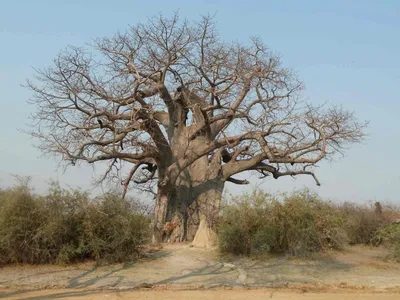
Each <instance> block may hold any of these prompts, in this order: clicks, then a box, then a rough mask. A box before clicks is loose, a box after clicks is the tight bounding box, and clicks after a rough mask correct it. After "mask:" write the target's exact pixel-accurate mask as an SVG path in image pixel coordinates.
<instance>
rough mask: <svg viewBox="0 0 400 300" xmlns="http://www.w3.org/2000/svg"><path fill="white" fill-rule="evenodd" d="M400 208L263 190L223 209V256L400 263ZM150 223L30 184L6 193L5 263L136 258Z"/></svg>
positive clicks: (77, 194) (71, 193) (103, 200)
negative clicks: (334, 255) (353, 250)
mask: <svg viewBox="0 0 400 300" xmlns="http://www.w3.org/2000/svg"><path fill="white" fill-rule="evenodd" d="M394 216H400V214H399V209H398V208H396V207H393V206H391V207H389V206H386V205H385V206H384V207H383V208H382V206H381V205H380V203H375V205H369V204H368V205H358V204H354V203H343V204H334V203H332V202H330V201H324V200H322V199H321V198H320V197H319V196H318V195H317V194H315V193H311V192H309V191H308V190H303V191H297V192H294V193H291V194H281V195H278V196H273V195H270V194H267V193H264V192H262V191H260V190H256V191H254V192H252V193H250V194H245V195H242V196H238V197H234V198H231V199H229V200H226V201H225V202H224V203H223V206H222V209H221V214H220V217H219V220H218V226H217V233H218V236H219V243H220V249H221V251H223V252H225V253H231V254H235V255H252V256H254V255H255V256H257V255H265V254H267V255H268V254H271V253H284V254H288V255H292V256H296V257H309V256H311V255H313V254H315V253H317V252H320V251H325V250H329V249H336V250H341V249H344V248H345V247H347V246H348V245H351V244H366V245H372V246H377V245H380V244H382V245H384V246H385V247H387V248H388V249H390V253H391V255H390V258H391V259H395V260H397V261H400V225H399V224H395V223H393V222H391V220H392V219H393V217H394ZM150 223H151V219H150V216H149V215H148V213H145V212H144V211H143V209H142V207H141V206H140V205H139V203H138V202H136V201H134V200H133V199H130V198H127V199H121V197H120V193H119V192H109V193H105V194H102V195H100V196H98V197H95V198H91V197H89V195H88V193H87V192H85V191H82V190H79V189H76V190H66V189H62V188H60V186H59V185H58V184H57V183H52V184H51V185H50V188H49V190H48V192H47V193H46V195H36V194H35V193H33V191H32V190H31V189H30V188H29V186H28V184H27V182H25V183H21V184H19V185H17V186H15V187H12V188H8V189H3V190H1V189H0V264H8V263H29V264H37V263H60V264H67V263H73V262H77V261H83V260H95V261H97V262H122V261H130V260H134V259H136V258H137V257H138V256H139V255H140V249H141V245H143V244H145V243H148V242H149V239H150Z"/></svg>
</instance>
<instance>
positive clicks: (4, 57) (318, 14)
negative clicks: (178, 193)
mask: <svg viewBox="0 0 400 300" xmlns="http://www.w3.org/2000/svg"><path fill="white" fill-rule="evenodd" d="M175 11H179V14H180V16H181V17H182V18H187V19H188V20H198V19H199V18H200V16H201V15H202V14H215V21H216V23H217V28H218V30H219V32H220V35H221V36H222V37H223V38H224V39H225V40H227V41H229V40H239V41H241V42H246V41H247V40H248V38H249V37H250V36H259V37H261V38H262V40H263V41H264V42H265V43H266V44H267V45H268V47H269V48H270V49H271V50H273V51H275V52H278V53H280V54H281V56H282V61H283V63H284V65H285V66H287V67H290V68H292V69H294V70H295V71H296V72H297V74H298V75H299V77H300V79H301V80H302V81H303V82H304V83H305V85H306V89H305V90H304V92H303V93H302V97H303V98H304V99H307V100H308V101H310V102H312V103H324V102H327V103H329V104H332V105H343V107H345V108H347V109H349V110H352V111H354V112H355V114H356V116H357V117H358V118H359V119H360V120H368V121H370V123H369V127H368V129H367V133H368V138H367V140H366V141H365V142H364V143H363V144H359V145H355V146H352V147H351V149H350V150H349V151H347V152H346V153H345V156H344V157H340V158H338V159H337V160H336V161H335V162H325V163H322V164H320V166H319V168H317V170H316V172H317V175H318V178H319V179H320V181H321V183H322V185H321V187H316V186H315V184H314V182H313V180H312V178H308V177H301V178H300V177H299V178H297V179H292V178H280V179H279V180H274V179H267V180H264V181H258V180H257V179H256V178H252V184H251V185H250V186H246V187H243V186H239V187H238V186H233V185H230V184H229V185H228V186H227V191H228V192H229V193H232V194H239V193H241V192H243V191H249V190H251V189H252V188H254V186H255V185H257V186H259V187H260V188H262V189H264V190H265V191H267V192H272V193H275V192H278V191H286V192H288V191H292V190H294V189H300V188H304V187H307V188H310V189H311V190H315V191H316V192H318V193H319V194H320V195H321V196H323V197H325V198H329V199H332V200H335V201H355V202H367V201H377V200H379V201H389V202H392V203H397V204H400V195H399V194H400V193H399V192H400V172H399V170H398V168H399V167H400V155H399V149H400V128H399V116H400V38H399V34H400V1H398V0H393V1H391V0H386V1H366V0H364V1H351V0H346V1H342V0H336V1H317V0H314V1H311V0H303V1H288V0H280V1H269V0H264V1H250V0H248V1H232V0H231V1H217V0H213V1H187V0H186V1H150V0H146V1H143V0H142V1H133V0H131V1H119V0H114V1H101V0H96V1H91V0H85V1H75V0H69V1H55V0H53V1H44V0H35V1H27V0H26V1H22V0H13V1H11V0H8V1H6V0H0V45H1V47H0V104H1V106H0V187H7V186H10V185H11V184H13V182H14V177H13V176H12V175H13V174H16V175H21V176H32V186H34V187H35V190H36V191H37V192H39V193H41V192H44V191H45V190H46V188H47V183H48V182H49V180H50V179H52V180H58V181H59V182H60V183H61V184H62V185H63V186H67V185H68V186H72V187H78V186H80V187H82V188H85V189H89V188H91V183H92V181H93V180H92V179H93V176H94V175H95V174H96V173H95V172H96V170H93V169H92V168H91V167H80V168H77V167H75V168H69V169H68V170H67V171H66V172H63V170H62V169H57V163H58V162H57V161H56V160H54V159H50V158H44V157H41V153H40V152H39V151H38V150H37V149H35V148H34V147H33V146H32V145H33V144H34V143H35V141H34V140H32V139H31V138H30V137H29V136H28V135H26V134H24V133H23V132H21V129H22V130H23V129H27V125H26V124H27V122H28V121H27V119H28V117H29V115H30V114H31V113H32V112H33V111H34V109H35V107H34V106H31V105H28V104H27V100H29V98H30V96H31V92H30V91H29V90H28V89H26V88H23V87H22V86H21V85H22V84H23V83H24V82H25V80H26V79H27V78H32V76H33V75H34V70H33V69H34V68H43V67H46V66H49V65H51V62H52V59H53V58H54V57H55V56H56V55H57V54H58V53H59V52H60V51H61V50H62V49H64V48H65V47H66V46H68V45H74V46H83V45H84V44H85V43H88V42H90V41H91V40H92V39H94V38H97V37H105V36H111V35H113V34H114V33H116V32H117V31H118V30H125V29H127V28H128V26H129V25H134V24H136V23H137V22H142V21H143V22H144V21H146V19H147V18H148V17H151V16H153V15H155V14H158V13H160V12H161V13H163V14H164V15H166V16H169V15H172V14H173V13H174V12H175Z"/></svg>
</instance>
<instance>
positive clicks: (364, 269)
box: [0, 244, 400, 299]
mask: <svg viewBox="0 0 400 300" xmlns="http://www.w3.org/2000/svg"><path fill="white" fill-rule="evenodd" d="M386 254H387V253H386V252H385V250H384V249H382V248H375V247H360V246H357V247H351V248H349V249H348V250H346V251H342V252H328V253H324V254H321V255H318V256H316V257H314V258H313V259H307V260H299V259H291V258H288V257H284V256H275V257H268V258H266V257H265V258H259V259H249V258H244V257H226V256H220V255H219V254H218V251H217V250H215V249H214V250H207V249H201V248H194V247H190V246H189V244H166V245H163V246H162V247H159V248H147V249H146V256H145V257H144V258H142V259H141V260H139V261H138V262H135V263H131V264H113V265H105V266H97V265H96V264H94V263H93V262H90V263H84V264H77V265H72V266H65V267H63V266H49V265H43V266H40V265H39V266H28V265H13V266H5V267H3V268H1V269H0V298H7V299H56V298H64V299H103V298H107V299H114V298H133V299H135V298H137V299H243V298H249V299H265V298H266V295H267V296H268V297H267V298H271V297H272V298H275V299H306V298H305V295H307V299H322V298H323V299H347V298H348V299H377V298H379V299H400V264H396V263H393V262H388V261H385V260H384V257H385V256H386ZM377 293H379V297H377V295H376V294H377ZM345 294H346V295H347V296H345Z"/></svg>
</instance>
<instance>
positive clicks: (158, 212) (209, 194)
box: [153, 157, 225, 247]
mask: <svg viewBox="0 0 400 300" xmlns="http://www.w3.org/2000/svg"><path fill="white" fill-rule="evenodd" d="M224 183H225V182H224V180H223V178H222V177H221V176H220V173H219V168H215V165H214V163H213V162H212V161H211V162H210V161H209V159H208V158H207V157H204V158H202V159H200V160H198V161H196V162H195V163H193V164H192V165H191V166H190V167H188V168H187V169H186V170H184V171H183V172H182V173H181V175H180V176H179V178H178V180H177V182H176V185H175V186H173V187H171V188H169V189H165V188H162V187H159V190H158V195H157V202H156V208H155V223H154V238H153V242H181V241H186V240H189V241H192V240H194V244H195V246H206V247H207V246H211V245H212V244H213V243H214V241H213V240H214V239H215V234H214V233H213V230H214V229H215V225H216V218H217V217H218V213H219V206H220V201H221V197H222V192H223V188H224ZM199 226H200V227H201V228H202V229H201V232H199V231H198V229H199ZM196 235H197V238H196V239H195V237H196Z"/></svg>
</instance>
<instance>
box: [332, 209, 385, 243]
mask: <svg viewBox="0 0 400 300" xmlns="http://www.w3.org/2000/svg"><path fill="white" fill-rule="evenodd" d="M339 210H340V212H341V214H343V216H344V218H345V219H346V220H347V222H346V227H345V230H346V232H347V235H348V237H349V242H350V244H353V245H354V244H367V245H369V244H371V242H372V240H373V238H374V235H375V232H376V231H377V230H378V229H379V228H380V227H381V226H382V225H383V224H384V223H385V219H384V216H383V214H381V213H377V212H376V211H375V208H374V207H373V206H372V205H357V204H354V203H348V202H347V203H344V204H343V205H340V206H339Z"/></svg>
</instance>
